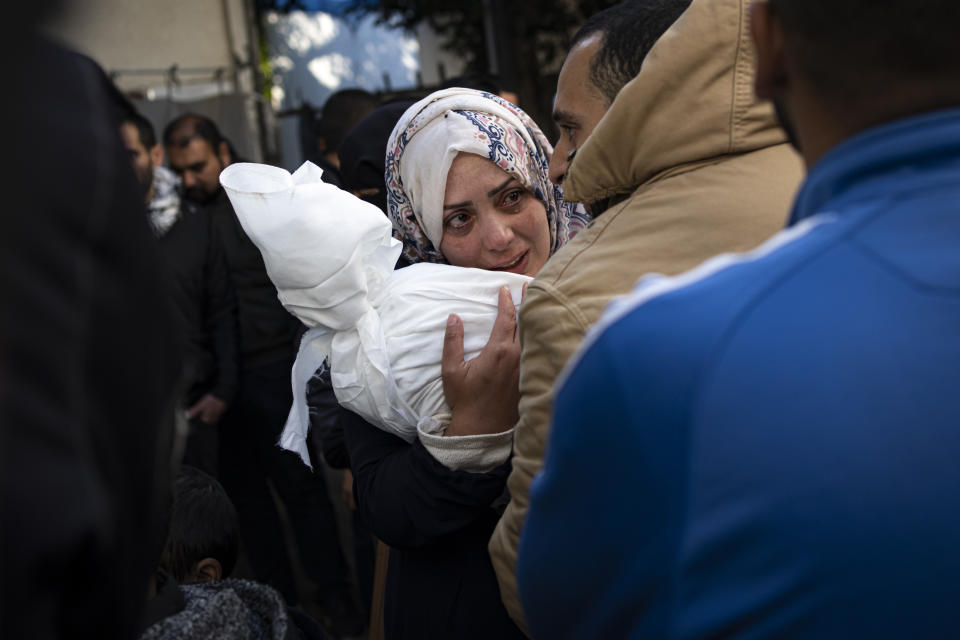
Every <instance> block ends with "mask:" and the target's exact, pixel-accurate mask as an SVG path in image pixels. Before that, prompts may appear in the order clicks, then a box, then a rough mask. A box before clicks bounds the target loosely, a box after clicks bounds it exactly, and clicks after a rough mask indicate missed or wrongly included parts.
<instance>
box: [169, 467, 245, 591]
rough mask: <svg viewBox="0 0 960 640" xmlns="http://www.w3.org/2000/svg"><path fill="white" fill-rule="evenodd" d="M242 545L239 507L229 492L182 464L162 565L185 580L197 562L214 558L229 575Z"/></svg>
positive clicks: (174, 494) (196, 470)
mask: <svg viewBox="0 0 960 640" xmlns="http://www.w3.org/2000/svg"><path fill="white" fill-rule="evenodd" d="M239 546H240V533H239V525H238V522H237V510H236V509H235V508H234V506H233V503H232V502H231V501H230V498H229V497H228V496H227V492H226V491H224V489H223V487H222V486H221V485H220V483H219V482H217V481H216V479H215V478H213V477H212V476H210V475H208V474H206V473H204V472H203V471H200V470H199V469H195V468H194V467H189V466H186V465H184V466H183V467H181V469H180V473H179V474H178V475H177V479H176V480H175V481H174V484H173V508H172V509H171V514H170V531H169V533H168V535H167V544H166V546H165V547H164V549H163V556H162V557H161V558H160V568H161V569H162V570H164V571H166V572H167V573H169V574H170V575H172V576H173V577H174V579H175V580H176V581H177V582H183V581H185V580H188V579H189V578H190V577H191V575H192V573H193V572H194V570H195V569H196V566H197V563H199V562H200V561H201V560H203V559H204V558H213V559H215V560H217V561H218V562H219V563H220V567H221V570H222V575H223V577H224V578H226V577H227V576H229V575H230V572H231V571H233V566H234V565H235V564H236V562H237V553H238V550H239Z"/></svg>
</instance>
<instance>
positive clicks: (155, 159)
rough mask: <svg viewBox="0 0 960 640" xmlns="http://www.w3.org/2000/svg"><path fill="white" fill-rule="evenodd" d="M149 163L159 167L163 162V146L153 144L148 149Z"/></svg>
mask: <svg viewBox="0 0 960 640" xmlns="http://www.w3.org/2000/svg"><path fill="white" fill-rule="evenodd" d="M150 163H151V164H152V165H153V166H154V167H159V166H160V165H162V164H163V147H162V146H160V145H159V144H155V145H153V149H150Z"/></svg>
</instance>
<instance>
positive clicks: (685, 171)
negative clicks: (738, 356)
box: [490, 0, 802, 627]
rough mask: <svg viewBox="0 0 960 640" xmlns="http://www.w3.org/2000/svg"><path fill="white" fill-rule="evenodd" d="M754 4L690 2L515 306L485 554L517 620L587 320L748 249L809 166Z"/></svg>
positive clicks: (570, 186) (596, 151)
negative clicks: (578, 211)
mask: <svg viewBox="0 0 960 640" xmlns="http://www.w3.org/2000/svg"><path fill="white" fill-rule="evenodd" d="M749 4H750V2H749V0H694V1H693V2H692V4H691V5H690V7H689V8H688V9H687V11H686V12H684V14H683V15H682V16H681V17H680V19H679V20H677V21H676V23H675V24H673V26H671V27H670V28H669V29H668V30H667V31H666V33H665V34H664V35H663V36H662V37H661V38H660V39H659V40H658V41H657V42H656V44H655V45H654V46H653V48H652V49H651V50H650V52H649V53H648V55H647V56H646V60H645V61H644V64H643V67H642V69H641V71H640V72H639V74H638V75H637V76H636V78H634V79H633V80H632V81H631V82H630V83H628V84H627V85H626V86H625V87H623V89H622V90H621V91H620V92H619V94H618V95H617V97H616V99H615V100H614V102H613V104H612V105H611V106H610V108H609V110H608V111H607V112H606V115H605V116H604V117H603V119H602V120H601V121H600V123H599V124H598V125H597V127H596V128H595V129H594V130H593V132H592V133H591V134H590V136H589V138H588V139H587V140H586V142H585V143H584V144H583V146H582V147H581V148H580V149H579V150H578V152H577V153H576V155H575V158H574V160H573V162H572V163H571V165H570V166H569V168H568V169H566V171H565V172H564V174H563V175H564V179H563V185H564V192H565V197H566V199H567V200H570V201H575V202H583V203H585V204H587V205H588V206H590V207H591V208H592V209H593V211H595V212H596V211H602V213H601V214H600V215H599V216H598V217H597V218H596V219H595V220H594V221H593V222H592V223H591V225H590V226H589V227H588V228H587V229H585V230H584V231H582V232H580V234H579V235H578V236H577V237H575V238H574V239H573V240H571V241H570V242H569V243H568V244H567V245H566V246H565V247H563V248H562V249H561V250H560V251H558V252H557V253H556V254H555V255H554V256H553V257H552V258H551V259H550V260H549V261H548V262H547V264H546V266H545V267H544V268H543V269H542V270H541V271H540V273H539V274H538V275H537V278H536V280H535V281H534V282H533V283H532V284H531V285H530V287H529V289H528V291H527V295H526V298H525V300H524V302H523V304H522V306H521V308H520V339H521V343H522V348H523V351H522V358H521V364H520V392H521V400H520V420H519V422H518V424H517V429H516V434H515V440H514V456H513V471H512V473H511V475H510V478H509V480H508V483H507V485H508V488H509V490H510V494H511V501H510V504H509V505H508V507H507V510H506V512H505V513H504V515H503V517H502V519H501V521H500V523H499V524H498V526H497V529H496V530H495V531H494V534H493V538H492V539H491V542H490V552H491V557H492V560H493V565H494V569H495V570H496V572H497V577H498V579H499V581H500V589H501V595H502V597H503V599H504V603H505V605H506V607H507V610H508V611H509V612H510V613H511V615H512V616H513V617H514V619H515V620H516V621H517V622H518V624H520V625H521V627H525V624H524V621H523V612H522V609H521V607H520V602H519V599H518V596H517V588H516V578H515V565H516V557H517V546H518V544H519V540H520V536H521V533H522V530H523V524H524V519H525V517H526V512H527V507H528V498H529V489H530V483H531V481H532V480H533V477H534V476H535V475H536V474H537V473H538V472H539V471H540V469H541V466H542V463H543V455H544V447H545V443H546V441H547V435H548V430H549V426H550V422H551V416H550V412H551V408H552V401H553V384H554V381H555V380H556V378H557V377H558V375H559V374H560V372H561V370H562V369H563V367H564V365H565V364H566V363H567V360H568V359H569V358H570V356H571V355H572V354H573V353H574V351H575V350H576V349H577V347H578V346H579V344H580V342H581V340H582V339H583V337H584V335H585V333H586V331H587V329H588V328H589V327H590V326H591V325H592V324H593V323H595V322H596V321H597V320H598V319H599V317H600V315H601V313H602V312H603V310H604V309H605V308H606V306H607V305H608V304H609V303H610V301H611V300H612V299H613V298H615V297H617V296H619V295H623V294H625V293H627V292H628V291H630V290H631V289H632V288H633V286H634V285H635V284H636V282H637V280H638V279H639V278H640V277H641V276H643V275H644V274H648V273H662V274H666V275H673V274H677V273H681V272H683V271H686V270H688V269H690V268H692V267H694V266H696V265H697V264H699V263H701V262H703V261H704V260H705V259H707V258H709V257H711V256H713V255H716V254H719V253H724V252H731V251H745V250H749V249H751V248H753V247H754V246H756V245H757V244H759V243H760V242H762V241H763V240H765V239H766V238H768V237H769V236H770V235H772V234H773V233H775V232H776V231H778V230H779V229H781V228H782V227H783V225H784V223H785V221H786V216H787V211H788V208H789V205H790V202H791V200H792V197H793V195H794V192H795V190H796V188H797V186H798V184H799V182H800V179H801V177H802V166H801V162H800V159H799V157H798V156H797V155H796V154H795V153H794V151H793V150H792V149H791V148H790V146H789V145H788V144H787V140H786V135H785V133H784V132H783V130H782V129H780V127H779V126H778V125H777V123H776V120H775V118H774V113H773V108H772V107H771V106H770V105H769V104H766V103H761V102H759V101H758V100H757V99H756V98H755V97H754V93H753V76H754V69H753V63H754V49H753V45H752V43H751V41H750V30H749V28H748V26H749V25H748V17H749ZM560 100H561V97H560V96H558V102H560ZM604 203H606V204H607V206H606V207H604V206H603V204H604ZM583 517H585V518H589V517H590V514H587V513H585V514H583Z"/></svg>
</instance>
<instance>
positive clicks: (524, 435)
mask: <svg viewBox="0 0 960 640" xmlns="http://www.w3.org/2000/svg"><path fill="white" fill-rule="evenodd" d="M588 326H589V324H588V323H587V321H586V318H584V316H583V314H582V313H581V311H580V309H579V307H577V306H576V305H575V304H573V303H572V302H571V301H570V300H568V299H567V298H566V297H565V296H564V295H563V294H562V293H561V292H560V291H558V290H557V289H556V288H554V287H552V286H551V285H549V284H545V283H541V282H538V281H536V280H534V282H533V283H532V284H531V285H530V287H529V289H528V290H527V295H526V298H525V299H524V301H523V305H522V306H521V307H520V341H521V344H522V347H523V351H522V355H521V359H520V420H519V422H518V423H517V427H516V433H515V434H514V443H513V470H512V471H511V472H510V477H509V479H508V480H507V487H508V488H509V490H510V503H509V504H508V505H507V509H506V511H505V512H504V514H503V516H502V517H501V519H500V522H499V523H498V524H497V528H496V530H495V531H494V532H493V537H492V538H491V540H490V557H491V559H492V561H493V568H494V570H495V571H496V574H497V580H498V582H499V583H500V596H501V598H502V599H503V603H504V605H505V606H506V608H507V612H508V613H509V614H510V617H512V618H513V620H514V622H516V623H517V625H519V627H520V628H521V629H523V631H524V633H527V634H528V635H529V632H528V631H527V628H526V622H525V620H524V616H523V609H522V608H521V606H520V597H519V594H518V592H517V579H516V574H515V569H516V564H517V547H518V546H519V543H520V534H521V533H522V531H523V523H524V521H525V520H526V517H527V507H528V504H529V492H530V483H531V482H532V481H533V478H534V476H535V475H536V474H537V473H539V471H540V469H541V467H542V466H543V454H544V449H545V447H546V442H547V435H548V431H549V428H550V411H551V407H552V404H553V383H554V381H555V380H556V378H557V376H558V375H559V374H560V372H561V371H562V370H563V367H564V365H566V363H567V360H568V359H569V358H570V356H572V355H573V353H574V351H576V349H577V347H578V346H579V345H580V342H581V341H582V340H583V336H584V334H585V333H586V330H587V327H588Z"/></svg>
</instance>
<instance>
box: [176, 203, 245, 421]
mask: <svg viewBox="0 0 960 640" xmlns="http://www.w3.org/2000/svg"><path fill="white" fill-rule="evenodd" d="M182 207H183V210H182V212H181V214H180V219H179V220H177V222H176V223H175V224H174V225H173V227H171V228H170V229H169V230H168V231H167V232H166V233H165V234H164V235H163V236H161V237H160V239H159V242H160V249H161V253H163V255H164V258H166V263H167V267H168V271H169V273H170V276H171V277H172V280H173V282H172V287H171V290H172V292H173V298H174V302H175V304H176V308H177V311H178V316H179V318H180V321H181V326H182V328H183V335H184V338H185V344H184V347H185V349H184V368H185V370H186V371H185V381H184V382H185V386H186V400H187V404H188V405H189V404H193V403H194V402H196V401H197V400H199V399H200V397H201V396H203V395H204V394H205V393H212V394H213V395H215V396H216V397H218V398H220V399H221V400H223V401H224V402H227V403H229V402H230V401H231V400H233V395H234V393H235V392H236V390H237V376H238V366H239V363H238V357H239V353H238V349H239V346H238V343H239V335H238V334H239V326H238V324H237V301H236V298H235V296H234V292H233V285H232V284H231V282H230V275H229V273H228V272H227V263H226V260H225V258H224V252H223V248H222V246H221V242H220V239H219V237H218V236H217V234H216V232H215V231H214V229H213V225H212V224H211V220H210V216H209V215H208V214H207V213H206V212H205V211H203V210H202V209H199V208H197V207H195V206H193V205H191V204H189V203H186V202H185V203H183V204H182Z"/></svg>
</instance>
